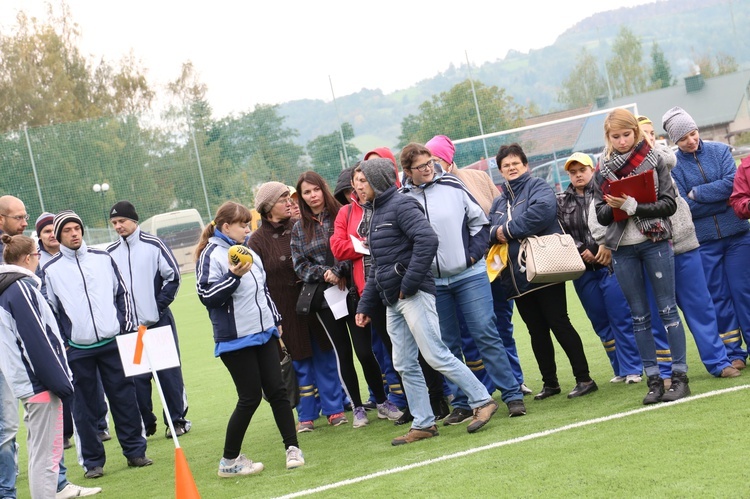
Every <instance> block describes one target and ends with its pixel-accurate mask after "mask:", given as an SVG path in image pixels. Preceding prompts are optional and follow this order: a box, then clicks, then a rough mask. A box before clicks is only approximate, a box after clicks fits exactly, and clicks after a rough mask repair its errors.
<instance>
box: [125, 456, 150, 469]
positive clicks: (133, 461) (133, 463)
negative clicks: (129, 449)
mask: <svg viewBox="0 0 750 499" xmlns="http://www.w3.org/2000/svg"><path fill="white" fill-rule="evenodd" d="M152 464H154V462H153V461H152V460H150V459H149V458H147V457H146V456H140V457H129V458H128V466H130V467H131V468H143V467H144V466H151V465H152Z"/></svg>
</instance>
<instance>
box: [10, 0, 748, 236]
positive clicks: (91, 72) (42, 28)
mask: <svg viewBox="0 0 750 499" xmlns="http://www.w3.org/2000/svg"><path fill="white" fill-rule="evenodd" d="M61 5H62V12H61V13H60V14H59V15H57V16H55V15H54V13H53V12H52V10H50V13H49V16H48V19H47V20H46V21H43V22H42V21H37V20H35V19H29V18H27V17H26V16H25V15H24V14H23V13H21V14H19V16H18V20H17V21H18V22H17V26H16V27H15V29H14V30H12V32H8V33H0V132H5V134H4V135H2V136H0V161H1V162H2V167H3V172H4V175H3V176H0V192H4V193H15V194H16V195H19V196H22V197H23V198H24V199H25V200H27V202H31V203H32V205H31V206H30V210H31V213H36V212H37V210H39V209H41V206H37V207H36V210H35V209H34V206H33V203H34V202H35V201H32V200H38V198H39V197H40V194H41V198H42V199H43V200H44V203H45V208H47V209H48V210H57V209H62V208H67V207H71V208H74V209H78V210H80V211H81V212H82V214H85V213H87V210H89V211H90V212H91V214H92V215H93V214H95V213H99V212H100V210H101V207H100V206H97V204H98V203H97V200H96V198H95V196H93V195H92V191H91V186H92V185H93V184H94V183H101V182H103V181H106V182H108V183H109V184H110V185H111V186H112V190H111V191H110V192H109V193H107V194H106V196H108V199H106V200H105V201H106V202H110V201H111V202H114V201H116V200H117V199H123V198H128V199H131V200H132V201H134V202H136V201H137V205H138V206H139V209H140V210H141V211H142V213H141V215H142V216H144V217H146V216H149V215H151V214H153V213H158V212H163V211H166V210H172V209H181V208H188V207H194V208H198V209H199V210H200V211H201V213H204V215H205V216H207V217H208V216H210V214H209V213H207V212H208V211H210V210H208V209H207V207H206V204H208V205H210V207H211V209H215V208H216V206H218V204H219V203H221V202H222V201H224V200H226V199H230V198H231V199H239V200H242V201H244V202H246V203H251V202H252V198H253V190H254V188H256V187H257V185H258V184H260V183H262V182H266V181H269V180H278V181H281V182H284V183H286V184H290V185H294V184H295V183H296V181H297V178H298V176H299V174H300V173H301V172H302V171H304V170H307V169H315V170H316V171H318V172H319V173H321V175H323V176H324V177H325V178H326V179H328V181H329V182H330V183H331V184H333V183H335V181H336V178H337V177H338V174H339V172H340V171H341V168H342V167H343V166H345V165H351V164H353V163H354V162H356V161H357V160H358V159H359V158H361V155H362V151H360V150H359V149H357V147H355V146H354V145H353V144H352V139H353V138H354V137H355V130H354V128H353V126H352V125H351V124H350V123H343V124H341V126H340V128H339V129H336V130H333V131H331V132H330V133H327V134H323V135H319V136H318V137H316V138H314V139H312V140H310V141H308V142H307V144H305V146H303V145H300V144H298V142H297V140H298V137H299V133H298V132H297V130H296V129H293V128H290V127H288V126H286V125H285V118H284V116H282V115H281V114H280V112H279V107H278V106H276V105H266V104H260V105H256V106H255V107H254V108H253V109H252V110H248V111H245V112H241V113H238V114H233V115H230V116H226V117H223V118H220V119H216V118H214V117H213V114H212V109H211V105H210V103H209V102H208V99H207V97H206V95H207V90H208V89H207V87H206V85H205V84H204V83H203V82H201V80H200V77H199V74H198V72H197V71H196V69H195V67H194V66H193V65H192V63H190V62H186V63H185V64H183V66H182V68H181V71H180V74H179V75H178V76H177V77H176V78H175V79H174V80H173V81H171V82H170V83H169V84H168V85H166V88H164V89H162V90H161V91H160V92H159V93H158V94H159V99H158V100H159V104H160V106H161V111H160V112H159V113H158V117H157V118H156V119H153V120H147V119H144V117H147V116H152V115H153V114H154V106H155V104H154V103H155V101H156V100H157V91H156V90H155V89H154V88H153V87H152V86H151V85H150V84H149V82H148V80H147V78H146V76H145V74H146V71H145V69H144V68H142V67H141V65H140V62H139V61H138V60H137V59H136V58H135V56H134V55H132V54H131V55H129V56H128V57H125V58H123V59H122V60H121V61H119V62H117V63H113V62H110V61H107V60H105V59H101V60H99V61H96V62H91V61H88V60H86V58H84V57H83V56H82V55H81V53H80V51H79V50H78V48H77V41H78V36H79V32H78V28H77V26H76V25H75V23H74V22H73V21H72V19H71V16H70V12H69V10H68V9H67V7H66V6H65V4H64V3H62V4H61ZM612 52H613V55H612V57H611V58H610V59H609V60H607V61H606V62H605V64H604V65H603V67H604V68H605V69H606V73H605V75H606V76H602V74H601V73H600V67H602V65H601V64H598V63H597V61H596V59H595V58H594V56H593V55H592V54H591V53H589V52H588V51H587V50H586V49H584V50H583V51H582V52H581V54H580V56H579V59H578V62H577V64H576V66H575V67H574V68H573V69H572V70H571V73H570V75H569V76H568V78H567V79H566V80H565V82H564V84H563V89H562V91H561V93H560V100H561V101H562V102H565V103H566V104H567V105H568V106H571V107H573V106H583V105H590V104H591V103H592V102H594V100H595V99H596V98H597V97H599V96H601V95H604V94H607V93H610V95H612V96H613V97H619V96H622V95H628V94H632V93H637V92H643V91H646V90H648V89H651V88H660V87H665V86H668V85H672V84H674V77H673V75H672V74H671V70H670V66H669V63H668V61H667V60H666V57H665V56H664V53H663V52H662V51H661V49H660V48H659V46H658V45H657V44H655V43H654V44H653V46H652V50H651V65H650V66H648V65H646V64H644V63H643V61H642V58H643V50H642V46H641V42H640V40H639V39H638V38H637V37H636V36H634V35H633V33H632V32H630V31H629V30H628V29H627V28H624V27H623V28H622V29H621V30H620V33H619V34H618V36H617V38H616V39H615V42H614V44H613V46H612ZM697 60H698V63H699V64H700V65H701V72H702V73H703V74H704V75H706V76H711V75H715V74H721V73H724V72H728V71H731V70H735V69H736V63H735V62H734V61H733V60H732V59H731V58H729V57H726V56H719V57H717V58H716V59H715V61H712V60H711V59H708V58H704V59H700V58H698V59H697ZM475 99H476V104H475ZM477 107H478V108H479V109H480V111H481V122H482V127H483V128H482V129H480V125H479V119H478V116H477V109H476V108H477ZM535 113H536V109H534V106H533V104H528V105H527V106H522V105H520V104H518V103H517V102H515V101H514V99H513V98H512V97H511V96H509V95H508V94H507V92H506V90H505V89H502V88H498V87H497V86H487V85H484V84H482V83H479V82H477V83H475V85H474V87H473V88H472V85H471V82H469V81H464V82H462V83H459V84H457V85H455V86H453V87H452V88H451V89H450V90H448V91H445V92H441V93H439V94H436V95H434V96H433V97H432V98H431V99H429V100H427V101H425V102H423V103H422V104H421V105H420V106H419V108H418V113H415V114H411V115H408V116H406V117H405V118H404V119H403V120H402V122H401V133H400V136H399V138H398V139H399V143H398V146H397V147H398V148H401V147H403V146H404V145H405V144H407V143H408V142H412V141H416V142H422V143H424V142H426V141H427V140H429V139H430V138H431V137H432V136H434V135H437V134H445V135H448V136H450V137H452V138H454V139H455V138H463V137H470V136H476V135H479V134H480V133H481V132H482V131H483V132H485V133H491V132H496V131H501V130H507V129H511V128H515V127H517V126H520V125H522V124H523V119H524V117H526V116H530V115H534V114H535ZM48 125H54V126H48ZM492 152H494V151H490V154H491V153H492ZM482 156H485V151H484V150H483V147H482V144H481V143H479V142H477V143H474V144H466V145H463V146H462V147H460V148H459V150H458V151H457V154H456V162H457V163H458V164H468V163H470V162H473V161H475V160H476V159H478V158H480V157H482ZM32 166H34V167H36V171H34V169H33V168H32ZM39 204H40V205H41V202H39ZM91 218H92V219H93V220H94V221H97V220H102V219H103V217H95V216H92V217H91Z"/></svg>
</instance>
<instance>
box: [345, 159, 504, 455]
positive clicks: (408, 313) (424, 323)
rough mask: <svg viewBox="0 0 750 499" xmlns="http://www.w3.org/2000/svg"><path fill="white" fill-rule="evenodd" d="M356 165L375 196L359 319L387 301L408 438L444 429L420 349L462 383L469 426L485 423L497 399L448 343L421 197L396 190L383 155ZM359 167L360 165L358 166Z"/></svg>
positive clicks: (433, 241)
mask: <svg viewBox="0 0 750 499" xmlns="http://www.w3.org/2000/svg"><path fill="white" fill-rule="evenodd" d="M358 169H359V170H360V171H361V172H362V173H363V174H364V177H365V179H366V182H360V183H357V184H356V185H355V189H357V191H358V193H359V194H360V198H361V199H365V200H366V201H368V202H371V203H372V219H371V221H370V230H369V235H368V246H369V248H370V255H371V257H372V266H371V267H370V276H369V278H368V280H367V283H366V285H365V290H364V292H363V294H362V298H361V300H360V302H359V306H358V308H357V317H356V319H357V323H358V325H360V326H362V327H364V326H365V325H366V324H367V323H368V322H369V321H370V315H371V314H372V310H373V309H374V307H375V304H376V303H377V300H378V299H380V300H381V301H382V302H383V304H384V305H385V306H386V310H387V322H388V326H387V329H388V335H389V336H390V337H391V341H392V343H393V365H394V367H395V368H396V370H397V371H398V372H399V373H400V374H401V379H402V382H403V384H404V390H405V391H406V396H407V399H408V402H409V408H410V410H411V413H412V415H413V416H414V421H413V423H412V427H411V429H410V430H409V433H407V434H406V435H404V436H401V437H398V438H395V439H393V441H392V442H391V443H392V444H393V445H402V444H408V443H412V442H416V441H418V440H423V439H426V438H431V437H434V436H437V435H438V431H437V427H436V426H435V416H434V415H433V413H432V409H431V407H430V399H429V395H428V392H427V386H426V384H425V380H424V376H423V375H422V370H421V369H420V367H419V362H418V360H417V356H418V353H419V352H420V351H421V352H422V355H423V356H424V358H425V360H426V361H427V363H428V364H430V365H431V366H432V367H433V368H434V369H436V370H437V371H438V372H441V373H442V374H443V375H445V376H446V377H447V378H448V379H450V380H451V381H453V382H454V383H455V384H456V385H458V386H459V387H461V389H463V390H464V392H465V393H466V395H467V396H468V399H469V405H470V407H471V408H472V409H474V417H473V420H472V422H471V423H470V424H469V427H468V428H467V430H468V431H469V433H474V432H475V431H477V430H479V429H480V428H482V427H483V426H484V425H485V424H487V422H488V421H489V420H490V418H491V417H492V415H493V414H494V413H495V412H496V411H497V408H498V404H497V402H495V401H494V400H493V399H492V397H490V395H489V393H488V392H487V389H486V388H485V387H484V385H482V383H481V382H479V380H477V378H476V377H475V376H474V375H473V374H472V372H471V370H470V369H469V368H468V367H466V365H465V364H463V363H462V362H460V361H459V360H458V359H457V358H456V357H455V356H454V355H453V354H452V353H451V352H450V350H448V347H446V346H445V343H443V341H442V339H441V336H440V323H439V320H438V316H437V311H436V308H435V281H434V278H433V276H432V273H431V272H430V267H431V265H432V260H433V259H434V258H435V254H436V252H437V247H438V238H437V235H436V234H435V231H434V230H432V227H431V226H430V223H429V222H428V221H427V218H426V217H425V216H424V212H423V210H422V207H421V205H420V204H419V202H418V201H417V200H416V199H414V198H412V197H410V196H406V195H404V194H401V193H399V192H397V190H396V176H395V172H394V170H393V165H392V163H391V162H390V161H388V160H384V159H381V158H379V159H372V160H366V161H363V162H362V163H361V164H360V165H359V167H358ZM355 171H356V170H355Z"/></svg>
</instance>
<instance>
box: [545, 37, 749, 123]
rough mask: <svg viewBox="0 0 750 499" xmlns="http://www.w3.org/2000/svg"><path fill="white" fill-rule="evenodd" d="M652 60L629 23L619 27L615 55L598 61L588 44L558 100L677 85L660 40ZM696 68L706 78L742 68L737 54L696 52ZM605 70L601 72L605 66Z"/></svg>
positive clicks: (569, 102)
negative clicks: (629, 27)
mask: <svg viewBox="0 0 750 499" xmlns="http://www.w3.org/2000/svg"><path fill="white" fill-rule="evenodd" d="M650 57H651V63H650V65H649V64H647V63H646V62H645V61H644V60H643V58H644V52H643V44H642V42H641V39H640V38H638V37H637V36H636V35H635V34H634V33H633V32H632V31H631V30H630V29H628V28H627V27H626V26H622V27H620V31H619V33H618V34H617V37H616V38H615V40H614V42H613V44H612V55H611V56H610V57H609V58H608V59H607V60H606V61H604V64H602V63H601V61H599V60H598V59H597V58H596V57H595V56H594V54H592V53H591V52H590V51H589V50H587V49H586V47H583V48H582V49H581V52H580V53H579V54H578V57H577V59H576V64H575V66H574V67H573V69H571V71H570V73H568V76H567V77H566V78H565V79H564V80H563V83H562V88H561V89H560V92H559V94H558V100H559V101H560V102H561V103H563V104H565V105H566V106H568V107H570V108H575V107H581V106H585V105H589V104H591V103H593V102H595V101H596V99H597V98H599V97H602V96H610V97H611V98H613V99H616V98H618V97H623V96H627V95H635V94H638V93H642V92H647V91H649V90H656V89H659V88H666V87H669V86H673V85H676V84H677V79H676V78H675V77H674V75H673V74H672V69H671V67H670V65H669V61H668V60H667V58H666V56H665V55H664V52H663V51H662V49H661V47H660V46H659V44H658V43H656V42H653V44H652V45H651V52H650ZM693 59H694V60H695V63H696V67H695V71H696V72H697V73H699V74H702V75H703V76H704V77H705V78H711V77H713V76H719V75H722V74H727V73H733V72H735V71H737V70H738V69H739V65H738V63H737V61H736V60H735V59H734V57H732V56H730V55H727V54H723V53H719V54H716V55H715V56H714V57H713V58H712V57H711V56H710V55H707V54H704V55H696V56H694V57H693ZM601 68H603V69H604V72H602V69H601Z"/></svg>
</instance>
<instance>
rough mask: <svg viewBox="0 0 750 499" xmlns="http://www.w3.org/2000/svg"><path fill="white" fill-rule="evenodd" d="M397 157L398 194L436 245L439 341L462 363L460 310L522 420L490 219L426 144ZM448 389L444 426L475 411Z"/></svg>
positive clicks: (461, 395)
mask: <svg viewBox="0 0 750 499" xmlns="http://www.w3.org/2000/svg"><path fill="white" fill-rule="evenodd" d="M400 159H401V167H402V168H403V170H404V173H405V174H406V181H405V182H404V186H403V187H402V188H401V190H402V192H404V193H405V194H407V195H410V196H413V197H414V198H416V199H417V200H418V201H419V203H420V204H421V205H422V207H423V208H424V211H425V214H426V216H427V220H429V222H430V225H431V226H432V228H433V230H434V231H435V232H436V233H437V235H438V240H439V241H440V244H439V246H438V251H437V255H436V256H435V259H434V260H433V264H432V273H433V275H434V276H435V285H436V288H437V299H436V306H437V311H438V316H439V318H440V334H441V336H442V339H443V342H444V343H445V344H446V345H447V346H448V348H449V349H450V350H451V352H453V354H454V355H455V356H456V357H457V358H458V359H459V360H463V358H464V356H463V352H462V351H461V335H460V328H459V323H458V314H457V310H460V311H461V313H462V314H463V317H464V319H465V321H466V326H467V329H468V331H469V333H470V335H471V337H472V338H473V340H474V342H475V343H476V345H477V347H478V348H479V354H480V355H481V358H482V360H483V361H484V365H485V368H486V369H487V372H488V373H489V375H490V378H491V379H492V381H493V382H494V384H495V386H496V387H497V388H499V389H500V392H501V395H502V399H503V402H505V403H506V404H507V406H508V413H509V415H510V417H516V416H523V415H525V414H526V407H525V405H524V403H523V394H522V393H521V388H520V385H519V383H518V381H517V380H516V377H515V376H514V375H513V372H512V369H511V365H510V361H509V359H508V354H507V352H506V351H505V346H504V345H503V342H502V340H501V339H500V335H499V334H498V332H497V329H496V327H495V314H494V311H493V301H492V291H491V288H490V280H489V277H488V276H487V266H486V264H485V261H484V253H485V251H486V250H487V245H488V243H489V220H488V219H487V216H486V215H485V214H484V211H483V210H482V208H481V207H480V206H479V204H477V202H476V201H475V199H474V197H473V196H472V195H471V194H470V193H469V191H468V189H467V188H466V186H465V185H464V184H463V183H462V182H461V181H460V180H458V179H457V178H456V177H454V176H452V175H444V172H443V169H442V167H441V166H440V164H439V163H438V162H437V161H435V160H434V159H433V158H432V154H431V152H430V150H429V149H427V148H426V147H425V146H423V145H422V144H417V143H413V142H412V143H410V144H408V145H407V146H406V147H404V149H403V150H402V151H401V158H400ZM448 386H449V387H450V389H451V391H452V392H453V395H454V398H453V401H452V402H451V404H452V405H453V412H452V413H451V414H450V416H448V417H447V418H445V419H444V420H443V425H446V426H447V425H457V424H461V423H463V422H465V421H468V420H470V419H471V418H472V417H473V411H472V410H471V408H470V407H469V404H468V401H467V397H466V394H464V393H463V391H462V390H461V389H460V388H459V387H458V386H456V385H455V384H453V383H450V382H449V383H448Z"/></svg>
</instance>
